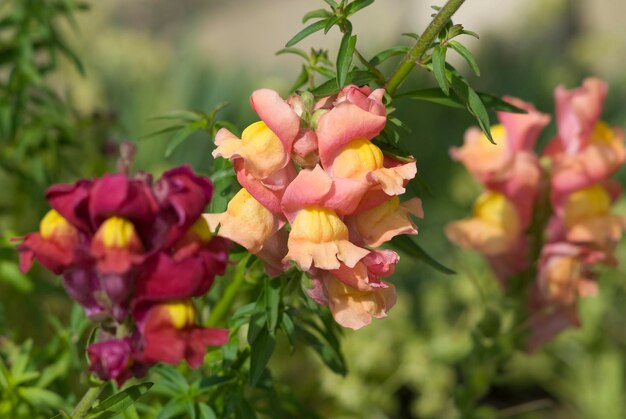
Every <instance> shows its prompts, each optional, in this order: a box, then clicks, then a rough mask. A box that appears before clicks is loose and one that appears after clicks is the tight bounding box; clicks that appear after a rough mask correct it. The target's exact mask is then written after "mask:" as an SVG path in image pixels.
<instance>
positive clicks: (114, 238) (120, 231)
mask: <svg viewBox="0 0 626 419" xmlns="http://www.w3.org/2000/svg"><path fill="white" fill-rule="evenodd" d="M95 236H96V237H97V238H98V239H99V240H101V241H102V244H104V246H105V247H107V248H115V249H124V248H127V247H130V246H131V245H133V244H134V243H136V242H137V241H138V237H137V232H136V231H135V226H134V225H133V223H131V222H130V221H128V220H126V219H125V218H121V217H111V218H107V219H106V220H105V221H104V222H103V223H102V224H101V225H100V228H99V229H98V231H97V232H96V234H95Z"/></svg>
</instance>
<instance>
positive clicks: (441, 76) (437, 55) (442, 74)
mask: <svg viewBox="0 0 626 419" xmlns="http://www.w3.org/2000/svg"><path fill="white" fill-rule="evenodd" d="M446 50H447V48H446V47H445V46H444V47H441V46H440V45H437V46H436V47H435V48H434V49H433V56H432V58H433V66H432V68H433V73H435V79H437V83H438V84H439V87H440V88H441V90H442V91H443V92H444V93H445V94H446V96H447V95H449V94H450V85H449V82H448V78H447V77H446Z"/></svg>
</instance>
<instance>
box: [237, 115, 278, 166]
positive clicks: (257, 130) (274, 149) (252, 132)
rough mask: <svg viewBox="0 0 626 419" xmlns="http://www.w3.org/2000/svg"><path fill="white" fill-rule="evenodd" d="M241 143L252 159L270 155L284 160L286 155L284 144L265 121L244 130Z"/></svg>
mask: <svg viewBox="0 0 626 419" xmlns="http://www.w3.org/2000/svg"><path fill="white" fill-rule="evenodd" d="M241 141H242V142H243V145H244V146H245V147H246V150H247V154H248V155H249V156H250V157H254V155H257V156H258V155H268V156H274V157H275V158H276V159H278V160H282V158H283V156H284V154H285V150H284V147H283V143H282V142H281V141H280V139H279V138H278V136H277V135H276V134H274V132H273V131H272V130H271V129H269V127H268V126H267V125H266V124H265V122H263V121H258V122H255V123H253V124H251V125H249V126H248V127H247V128H246V129H245V130H243V132H242V133H241Z"/></svg>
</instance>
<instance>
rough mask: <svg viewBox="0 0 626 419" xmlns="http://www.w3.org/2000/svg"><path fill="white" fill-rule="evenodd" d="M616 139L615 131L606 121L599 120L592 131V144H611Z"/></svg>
mask: <svg viewBox="0 0 626 419" xmlns="http://www.w3.org/2000/svg"><path fill="white" fill-rule="evenodd" d="M614 139H615V133H614V132H613V130H612V129H611V127H609V126H608V125H607V124H606V123H604V122H602V121H599V122H598V123H597V124H596V125H595V126H594V127H593V131H592V132H591V139H590V140H591V143H592V144H611V143H613V141H614Z"/></svg>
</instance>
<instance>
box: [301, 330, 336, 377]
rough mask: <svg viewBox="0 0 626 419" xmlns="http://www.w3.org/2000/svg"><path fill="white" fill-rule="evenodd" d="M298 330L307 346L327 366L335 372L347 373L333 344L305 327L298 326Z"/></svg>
mask: <svg viewBox="0 0 626 419" xmlns="http://www.w3.org/2000/svg"><path fill="white" fill-rule="evenodd" d="M309 324H310V323H309ZM298 332H299V334H300V335H301V336H302V337H303V338H304V340H305V341H306V342H307V343H308V344H309V346H310V347H311V348H313V350H315V352H317V354H318V355H319V356H320V358H321V359H322V361H323V362H324V364H326V366H328V368H330V369H331V370H332V371H334V372H335V373H337V374H341V375H345V374H346V373H347V368H346V363H345V360H344V359H343V356H342V355H341V353H340V352H338V351H337V350H336V349H335V348H333V346H331V345H330V344H329V343H328V342H325V341H324V339H322V338H320V337H319V336H318V335H317V334H316V333H313V332H312V331H311V330H309V329H307V328H304V327H299V328H298Z"/></svg>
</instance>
